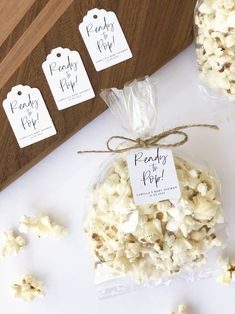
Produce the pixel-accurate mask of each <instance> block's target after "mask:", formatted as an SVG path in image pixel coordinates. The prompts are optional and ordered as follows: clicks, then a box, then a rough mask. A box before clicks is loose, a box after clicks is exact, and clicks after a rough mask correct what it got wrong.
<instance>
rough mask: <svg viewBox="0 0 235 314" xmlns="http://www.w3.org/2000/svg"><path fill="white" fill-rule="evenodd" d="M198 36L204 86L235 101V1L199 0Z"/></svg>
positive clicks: (199, 61) (196, 31)
mask: <svg viewBox="0 0 235 314" xmlns="http://www.w3.org/2000/svg"><path fill="white" fill-rule="evenodd" d="M195 37H196V39H195V40H196V52H197V63H198V67H199V70H200V77H201V79H202V80H203V82H204V83H205V87H207V88H206V89H204V90H206V92H207V94H209V95H210V96H212V97H213V98H214V97H216V96H219V95H225V96H226V98H227V99H228V98H229V99H230V100H232V101H235V1H234V0H216V1H215V0H198V2H197V5H196V9H195ZM208 87H209V88H208ZM210 88H211V89H210ZM226 98H225V99H226Z"/></svg>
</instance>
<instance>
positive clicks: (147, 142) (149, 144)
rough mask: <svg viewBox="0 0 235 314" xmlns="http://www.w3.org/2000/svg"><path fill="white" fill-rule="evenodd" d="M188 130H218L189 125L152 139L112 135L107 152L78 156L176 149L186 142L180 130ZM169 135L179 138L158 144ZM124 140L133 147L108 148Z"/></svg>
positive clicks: (216, 127)
mask: <svg viewBox="0 0 235 314" xmlns="http://www.w3.org/2000/svg"><path fill="white" fill-rule="evenodd" d="M190 128H210V129H214V130H218V129H219V127H218V126H217V125H214V124H191V125H182V126H178V127H176V128H173V129H170V130H167V131H164V132H162V133H160V134H157V135H154V136H152V137H149V138H147V139H141V138H137V139H136V140H135V139H132V138H129V137H125V136H118V135H114V136H112V137H110V138H109V139H108V141H107V143H106V147H107V150H80V151H78V154H82V153H124V152H127V151H129V150H132V149H136V148H153V147H168V148H171V147H178V146H182V145H184V144H185V143H186V142H187V141H188V134H187V133H186V132H184V131H182V130H185V129H190ZM171 135H177V136H179V140H178V141H176V142H175V143H170V144H163V143H160V142H161V140H162V139H166V138H168V137H169V136H171ZM117 139H118V140H125V141H128V142H131V143H133V145H131V146H128V147H125V148H112V147H111V146H110V144H111V142H112V141H113V140H117Z"/></svg>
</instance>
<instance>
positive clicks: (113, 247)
mask: <svg viewBox="0 0 235 314" xmlns="http://www.w3.org/2000/svg"><path fill="white" fill-rule="evenodd" d="M155 94H156V92H155V86H154V84H153V82H152V81H151V80H150V79H149V78H148V77H146V78H144V79H143V80H135V81H133V82H131V83H129V84H127V85H125V87H124V88H123V90H118V89H116V88H112V89H108V90H104V91H102V93H101V96H102V98H103V99H104V100H105V102H106V103H107V105H108V106H109V108H110V109H111V111H112V112H113V114H115V115H116V117H118V118H119V120H120V121H121V123H122V125H123V126H124V128H125V129H127V130H128V135H129V136H130V137H131V138H124V139H126V141H125V142H124V143H122V144H120V145H119V146H118V147H117V148H114V149H112V148H111V141H112V140H114V139H115V138H116V139H123V137H121V136H114V137H112V138H110V140H109V141H108V142H107V147H108V152H113V154H112V155H111V157H110V158H109V159H108V160H107V161H106V162H105V164H104V165H103V167H101V169H100V172H99V175H98V177H97V178H96V181H95V182H94V184H93V187H92V190H91V203H90V208H89V210H88V214H87V218H86V223H85V232H86V234H87V236H88V238H89V244H90V249H91V252H92V255H93V256H94V260H95V273H96V283H97V284H98V291H99V296H100V298H105V297H108V296H111V295H116V294H120V293H124V292H127V291H130V290H133V289H136V288H138V287H140V286H146V285H147V286H152V285H156V284H159V283H164V282H165V283H167V282H168V281H169V280H171V279H172V278H173V277H177V276H180V277H183V278H187V279H194V278H199V277H200V278H201V277H206V276H208V275H209V274H211V273H212V272H213V267H214V264H215V260H216V258H217V257H216V256H217V254H218V253H219V252H220V251H221V248H222V245H223V243H222V239H221V237H220V235H219V233H220V232H221V230H223V228H224V214H223V209H222V205H221V201H220V198H219V184H218V182H217V180H216V178H215V177H214V175H213V174H212V172H211V171H210V169H208V168H204V167H202V166H196V165H195V164H194V163H191V162H189V161H188V160H187V159H186V158H184V157H181V156H179V155H178V154H176V153H175V152H174V154H172V151H171V150H170V147H175V146H180V145H183V144H184V143H185V142H186V141H187V138H188V137H187V134H186V133H185V132H184V131H183V130H184V129H186V128H189V127H199V126H207V127H208V125H193V126H182V127H177V128H175V129H172V130H170V131H165V132H163V133H161V134H159V135H154V131H155V128H156V122H157V102H156V96H155ZM209 127H213V128H215V126H209ZM170 136H173V137H174V136H175V137H177V136H178V137H179V138H180V139H179V141H178V142H174V143H173V144H163V142H164V139H165V140H166V138H167V137H170ZM168 140H169V139H168ZM92 152H96V151H92ZM97 152H99V151H97ZM101 152H102V151H101ZM209 260H211V263H210V262H209ZM212 265H213V266H212Z"/></svg>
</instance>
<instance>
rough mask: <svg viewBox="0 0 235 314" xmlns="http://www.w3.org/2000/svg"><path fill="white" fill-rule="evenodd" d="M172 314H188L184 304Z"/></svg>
mask: <svg viewBox="0 0 235 314" xmlns="http://www.w3.org/2000/svg"><path fill="white" fill-rule="evenodd" d="M172 314H186V306H185V305H184V304H180V305H179V306H178V309H177V311H176V312H172Z"/></svg>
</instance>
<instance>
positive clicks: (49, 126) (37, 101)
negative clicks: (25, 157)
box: [3, 85, 56, 148]
mask: <svg viewBox="0 0 235 314" xmlns="http://www.w3.org/2000/svg"><path fill="white" fill-rule="evenodd" d="M3 108H4V110H5V112H6V115H7V117H8V120H9V122H10V124H11V127H12V130H13V132H14V134H15V137H16V139H17V142H18V144H19V146H20V147H21V148H23V147H25V146H28V145H31V144H33V143H36V142H39V141H41V140H43V139H45V138H47V137H49V136H52V135H54V134H56V130H55V127H54V124H53V122H52V120H51V117H50V115H49V112H48V110H47V107H46V105H45V102H44V100H43V98H42V95H41V93H40V91H39V89H37V88H31V87H30V86H23V85H17V86H15V87H13V88H12V90H11V91H10V92H9V93H8V94H7V98H6V99H5V100H4V101H3Z"/></svg>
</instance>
